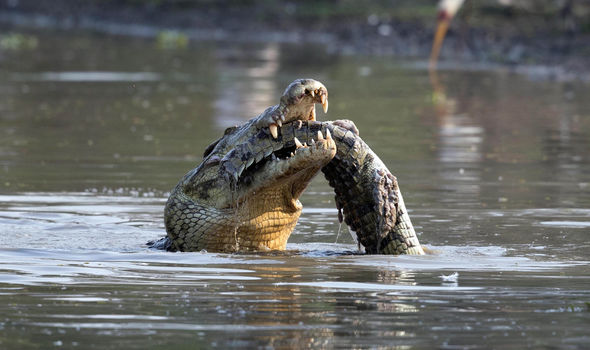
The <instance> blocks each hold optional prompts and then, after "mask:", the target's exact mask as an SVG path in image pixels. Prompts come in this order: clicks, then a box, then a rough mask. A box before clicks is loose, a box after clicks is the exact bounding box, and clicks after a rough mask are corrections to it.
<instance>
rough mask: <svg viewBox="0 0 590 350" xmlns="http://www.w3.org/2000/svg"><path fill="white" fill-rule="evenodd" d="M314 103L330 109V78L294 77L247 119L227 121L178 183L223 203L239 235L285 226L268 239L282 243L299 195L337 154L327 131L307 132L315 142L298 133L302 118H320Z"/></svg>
mask: <svg viewBox="0 0 590 350" xmlns="http://www.w3.org/2000/svg"><path fill="white" fill-rule="evenodd" d="M316 103H319V104H321V105H322V106H323V107H324V111H327V107H328V91H327V89H326V88H325V87H324V85H322V84H321V83H320V82H318V81H315V80H312V79H300V80H296V81H294V82H293V83H291V84H290V85H289V86H288V87H287V89H286V90H285V92H284V93H283V95H282V96H281V98H280V101H279V104H277V105H276V106H273V107H270V108H268V109H267V110H266V111H264V112H263V113H262V114H261V115H260V116H258V117H257V118H254V119H252V120H250V121H249V122H247V123H245V124H244V125H242V126H236V127H231V128H228V129H227V130H226V131H225V133H224V135H223V136H222V137H221V138H220V139H219V140H217V141H215V142H214V143H213V144H211V145H210V146H209V147H208V148H207V149H206V151H205V154H204V159H203V162H202V163H201V164H200V165H199V166H198V167H197V168H195V169H193V170H192V171H190V172H189V173H188V174H186V175H185V177H184V178H183V180H181V183H180V184H179V186H180V187H181V189H182V192H183V193H184V195H186V196H188V197H189V198H190V199H191V200H192V201H194V202H195V203H198V204H199V205H202V206H206V207H209V208H216V209H218V210H220V211H222V212H223V211H225V214H226V218H231V220H229V219H227V220H229V221H231V223H228V226H231V227H233V228H234V229H235V232H237V236H240V235H241V236H242V237H249V238H251V237H253V236H255V235H265V234H267V235H275V234H276V233H277V232H279V231H280V232H281V233H282V232H287V234H286V235H284V234H283V235H284V236H285V237H284V239H281V240H279V243H276V244H275V243H272V244H267V246H266V248H270V249H284V245H285V244H286V240H287V238H288V236H289V234H290V233H291V231H292V229H293V227H294V226H295V224H296V222H297V219H298V218H299V214H300V213H301V203H300V202H299V200H298V198H299V196H300V195H301V193H302V192H303V190H304V189H305V188H306V187H307V185H308V184H309V182H310V181H311V179H312V178H313V177H314V176H315V175H316V174H317V173H318V172H319V170H320V169H321V168H322V167H323V166H325V165H326V164H327V163H328V162H330V160H331V159H332V158H333V157H334V155H335V154H336V145H335V143H334V140H333V139H332V138H331V136H330V134H329V132H327V133H326V134H324V133H322V132H321V131H320V132H316V134H315V135H313V136H312V137H308V138H306V139H305V140H309V141H310V142H309V144H307V143H301V142H300V141H299V140H298V139H297V137H295V136H294V133H293V130H296V129H297V128H300V127H301V125H302V123H303V122H304V121H309V120H315V116H316V114H315V104H316ZM220 220H226V219H222V218H221V217H220ZM236 240H239V239H238V238H236ZM262 240H263V241H264V240H265V239H262ZM271 240H272V239H271V238H269V239H266V241H271ZM243 248H244V242H242V243H241V247H240V249H243ZM260 248H261V247H260V245H254V246H253V247H252V249H260ZM221 250H229V249H221Z"/></svg>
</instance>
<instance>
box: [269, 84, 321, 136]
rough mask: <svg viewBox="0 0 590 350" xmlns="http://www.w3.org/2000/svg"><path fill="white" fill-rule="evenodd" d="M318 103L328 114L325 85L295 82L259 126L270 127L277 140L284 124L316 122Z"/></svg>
mask: <svg viewBox="0 0 590 350" xmlns="http://www.w3.org/2000/svg"><path fill="white" fill-rule="evenodd" d="M316 103H319V104H321V105H322V108H323V110H324V113H327V112H328V89H326V87H325V86H324V84H322V83H320V82H319V81H316V80H313V79H298V80H295V81H294V82H292V83H291V84H290V85H289V86H288V87H287V89H286V90H285V92H284V93H283V96H281V99H280V102H279V104H278V105H276V106H275V107H273V108H271V109H269V110H267V111H266V112H265V113H264V114H263V115H262V116H261V118H260V120H259V123H258V126H259V127H268V128H269V131H270V134H271V135H272V136H273V137H274V138H277V136H278V129H279V128H280V127H281V126H282V125H283V123H289V122H292V121H295V120H300V121H310V120H311V121H314V120H316V111H315V104H316Z"/></svg>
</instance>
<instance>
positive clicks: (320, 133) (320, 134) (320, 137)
mask: <svg viewBox="0 0 590 350" xmlns="http://www.w3.org/2000/svg"><path fill="white" fill-rule="evenodd" d="M323 140H324V135H322V132H321V131H320V130H318V141H323Z"/></svg>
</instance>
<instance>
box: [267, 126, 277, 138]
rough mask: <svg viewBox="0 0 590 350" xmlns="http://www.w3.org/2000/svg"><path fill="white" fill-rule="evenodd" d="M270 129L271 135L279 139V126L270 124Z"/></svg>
mask: <svg viewBox="0 0 590 350" xmlns="http://www.w3.org/2000/svg"><path fill="white" fill-rule="evenodd" d="M268 129H269V130H270V134H271V135H272V137H273V138H275V139H276V138H277V137H279V131H278V130H277V124H270V125H269V126H268Z"/></svg>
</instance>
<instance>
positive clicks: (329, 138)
mask: <svg viewBox="0 0 590 350" xmlns="http://www.w3.org/2000/svg"><path fill="white" fill-rule="evenodd" d="M331 139H332V135H330V130H328V129H326V140H331Z"/></svg>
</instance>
